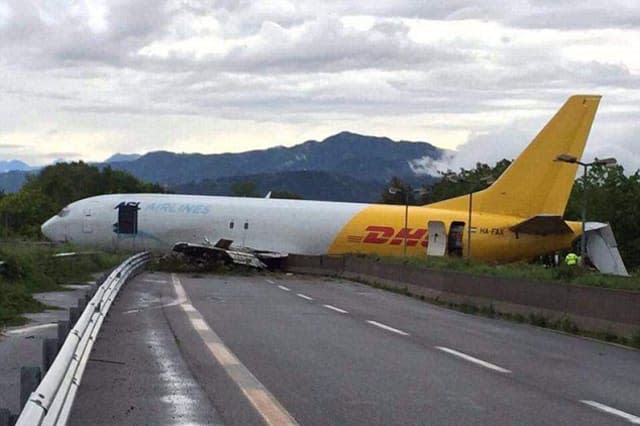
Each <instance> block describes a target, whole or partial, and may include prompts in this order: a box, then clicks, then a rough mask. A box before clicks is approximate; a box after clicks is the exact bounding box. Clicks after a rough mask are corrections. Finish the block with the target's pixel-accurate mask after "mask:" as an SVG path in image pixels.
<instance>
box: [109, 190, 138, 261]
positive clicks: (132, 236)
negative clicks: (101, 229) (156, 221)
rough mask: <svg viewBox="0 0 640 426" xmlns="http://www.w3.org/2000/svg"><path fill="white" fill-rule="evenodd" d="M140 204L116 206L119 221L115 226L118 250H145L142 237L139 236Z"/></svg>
mask: <svg viewBox="0 0 640 426" xmlns="http://www.w3.org/2000/svg"><path fill="white" fill-rule="evenodd" d="M139 204H140V203H137V202H129V203H125V202H122V203H120V204H118V205H117V206H116V209H117V210H118V221H117V222H116V223H114V224H113V231H114V232H115V233H116V235H117V237H118V238H117V248H121V249H133V250H135V249H138V248H144V247H143V241H142V238H141V236H139V235H138V210H140V207H139Z"/></svg>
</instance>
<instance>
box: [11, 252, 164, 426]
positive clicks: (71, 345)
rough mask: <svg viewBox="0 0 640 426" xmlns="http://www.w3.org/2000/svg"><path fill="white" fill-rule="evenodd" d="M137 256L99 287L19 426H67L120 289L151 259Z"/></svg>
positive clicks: (145, 255)
mask: <svg viewBox="0 0 640 426" xmlns="http://www.w3.org/2000/svg"><path fill="white" fill-rule="evenodd" d="M150 257H151V255H150V253H148V252H143V253H139V254H136V255H135V256H132V257H130V258H129V259H127V260H125V261H124V262H123V263H122V264H121V265H120V266H118V267H117V268H116V269H115V270H114V271H113V272H112V273H111V274H110V275H109V276H108V277H107V279H106V280H105V282H104V283H103V284H102V285H101V286H100V288H99V289H98V291H96V294H95V295H94V296H93V298H92V299H91V301H90V302H89V303H88V304H87V307H86V308H85V310H84V312H83V313H82V315H81V316H80V318H79V319H78V322H77V323H76V325H75V327H73V330H71V332H70V333H69V336H68V337H67V339H66V340H65V342H64V344H63V345H62V347H61V348H60V352H58V355H57V356H56V359H55V360H54V361H53V364H52V365H51V367H50V368H49V370H48V372H47V374H46V375H45V376H44V378H43V379H42V382H40V385H39V386H38V388H37V389H36V390H35V391H34V392H33V393H32V394H31V396H30V397H29V400H28V402H27V404H26V405H25V407H24V409H23V410H22V413H20V417H19V418H18V421H17V423H16V425H17V426H33V425H65V424H66V423H67V420H68V419H69V414H70V413H71V408H72V406H73V401H74V399H75V396H76V392H77V391H78V387H79V386H80V380H81V379H82V374H83V373H84V369H85V367H86V365H87V361H88V360H89V354H90V353H91V348H92V347H93V343H94V342H95V340H96V337H97V335H98V332H99V331H100V327H101V325H102V322H103V321H104V318H105V317H106V315H107V312H109V308H110V307H111V304H112V303H113V300H114V299H115V297H116V296H117V294H118V292H119V291H120V287H122V285H123V284H124V283H125V282H126V281H127V279H128V278H129V277H130V276H131V275H132V274H134V273H136V272H137V271H138V270H139V269H140V268H141V267H142V266H144V264H145V263H147V262H148V261H149V259H150Z"/></svg>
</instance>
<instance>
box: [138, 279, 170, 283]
mask: <svg viewBox="0 0 640 426" xmlns="http://www.w3.org/2000/svg"><path fill="white" fill-rule="evenodd" d="M142 281H144V282H145V283H155V284H166V283H167V281H166V280H154V279H153V278H144V279H143V280H142Z"/></svg>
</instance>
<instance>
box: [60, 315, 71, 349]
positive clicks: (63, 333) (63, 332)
mask: <svg viewBox="0 0 640 426" xmlns="http://www.w3.org/2000/svg"><path fill="white" fill-rule="evenodd" d="M69 329H70V327H69V321H64V320H63V321H58V349H60V348H61V347H62V345H64V341H65V340H66V338H67V335H68V334H69Z"/></svg>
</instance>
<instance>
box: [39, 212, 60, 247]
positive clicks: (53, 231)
mask: <svg viewBox="0 0 640 426" xmlns="http://www.w3.org/2000/svg"><path fill="white" fill-rule="evenodd" d="M40 231H42V235H44V236H45V237H47V239H49V240H51V241H64V240H65V235H64V229H63V225H62V224H61V223H60V220H59V219H58V218H57V217H55V216H54V217H52V218H51V219H49V220H47V221H46V222H45V223H43V224H42V226H40Z"/></svg>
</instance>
